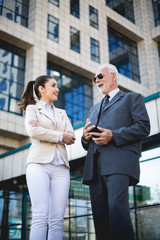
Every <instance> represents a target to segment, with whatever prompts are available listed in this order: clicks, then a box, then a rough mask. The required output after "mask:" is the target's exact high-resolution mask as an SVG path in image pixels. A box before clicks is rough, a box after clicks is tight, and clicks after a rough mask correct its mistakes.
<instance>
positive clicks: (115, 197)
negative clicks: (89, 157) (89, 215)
mask: <svg viewBox="0 0 160 240" xmlns="http://www.w3.org/2000/svg"><path fill="white" fill-rule="evenodd" d="M96 161H97V175H96V180H95V181H94V183H92V184H90V196H91V205H92V212H93V220H94V225H95V232H96V237H97V240H118V239H123V240H134V239H135V237H134V231H133V227H132V223H131V218H130V212H129V199H128V186H129V177H128V176H127V175H124V174H114V175H109V176H100V162H99V161H100V158H97V159H96Z"/></svg>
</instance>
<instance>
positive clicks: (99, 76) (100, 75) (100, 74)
mask: <svg viewBox="0 0 160 240" xmlns="http://www.w3.org/2000/svg"><path fill="white" fill-rule="evenodd" d="M97 78H99V79H102V78H103V75H102V73H99V74H98V75H97V76H96V77H94V78H93V81H94V82H95V83H96V79H97Z"/></svg>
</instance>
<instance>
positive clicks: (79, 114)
mask: <svg viewBox="0 0 160 240" xmlns="http://www.w3.org/2000/svg"><path fill="white" fill-rule="evenodd" d="M47 74H48V75H50V76H53V77H54V78H55V79H56V80H57V83H58V87H59V89H60V92H59V96H58V101H56V102H55V106H57V107H60V108H63V109H65V110H66V112H67V115H68V117H69V118H70V120H71V122H72V124H73V125H76V124H80V123H82V122H83V121H85V120H86V118H87V116H88V112H89V109H90V107H91V106H92V85H91V84H90V83H88V82H89V81H88V79H85V78H84V77H82V76H80V75H78V74H75V73H73V72H71V71H69V70H66V69H63V68H60V67H58V66H56V65H55V64H52V63H51V62H49V63H48V68H47Z"/></svg>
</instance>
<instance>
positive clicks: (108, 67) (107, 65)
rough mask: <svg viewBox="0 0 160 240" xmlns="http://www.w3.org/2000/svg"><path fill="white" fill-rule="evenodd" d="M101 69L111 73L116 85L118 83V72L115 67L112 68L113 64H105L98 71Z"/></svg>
mask: <svg viewBox="0 0 160 240" xmlns="http://www.w3.org/2000/svg"><path fill="white" fill-rule="evenodd" d="M103 68H107V69H108V70H109V72H113V73H115V74H116V80H117V83H118V79H119V77H118V70H117V68H116V66H114V65H113V64H110V63H105V64H102V65H101V66H100V67H99V69H103Z"/></svg>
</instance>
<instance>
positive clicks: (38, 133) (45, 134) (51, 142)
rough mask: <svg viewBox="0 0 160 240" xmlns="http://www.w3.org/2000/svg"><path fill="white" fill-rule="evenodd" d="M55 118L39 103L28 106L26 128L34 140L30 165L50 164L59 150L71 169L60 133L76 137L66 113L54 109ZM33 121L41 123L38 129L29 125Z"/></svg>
mask: <svg viewBox="0 0 160 240" xmlns="http://www.w3.org/2000/svg"><path fill="white" fill-rule="evenodd" d="M54 110H55V117H53V118H52V116H50V114H49V113H48V112H47V111H46V109H45V108H44V107H43V105H42V104H41V103H40V102H38V103H36V104H35V105H28V106H27V108H26V113H25V127H26V131H27V133H28V135H29V136H30V137H31V139H32V144H31V147H30V151H29V155H28V157H27V164H28V163H50V162H51V161H52V160H53V159H54V156H55V152H56V148H58V150H59V152H60V155H61V157H62V159H63V160H64V163H65V165H66V166H67V167H68V168H69V162H68V157H67V152H66V146H65V144H64V142H63V141H62V142H60V141H59V138H60V133H63V132H67V133H70V134H71V135H73V136H74V131H73V128H72V125H71V123H70V120H69V118H68V116H67V114H66V111H65V110H63V109H59V108H54ZM31 120H37V121H38V122H39V126H38V127H33V126H31V125H30V124H29V122H30V121H31Z"/></svg>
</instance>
